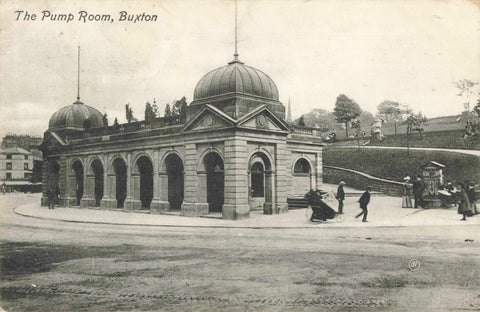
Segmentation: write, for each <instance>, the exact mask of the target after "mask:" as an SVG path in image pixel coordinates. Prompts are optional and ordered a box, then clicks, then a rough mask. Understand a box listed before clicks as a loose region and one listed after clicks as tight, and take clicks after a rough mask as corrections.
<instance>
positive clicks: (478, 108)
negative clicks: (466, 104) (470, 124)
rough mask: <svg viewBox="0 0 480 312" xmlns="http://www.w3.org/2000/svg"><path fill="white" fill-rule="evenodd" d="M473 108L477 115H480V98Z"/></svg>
mask: <svg viewBox="0 0 480 312" xmlns="http://www.w3.org/2000/svg"><path fill="white" fill-rule="evenodd" d="M473 110H474V111H475V112H476V113H477V116H478V117H480V99H478V101H477V105H475V107H474V108H473Z"/></svg>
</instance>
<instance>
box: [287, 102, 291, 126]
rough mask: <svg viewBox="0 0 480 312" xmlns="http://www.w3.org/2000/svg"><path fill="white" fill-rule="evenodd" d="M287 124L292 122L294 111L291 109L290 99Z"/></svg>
mask: <svg viewBox="0 0 480 312" xmlns="http://www.w3.org/2000/svg"><path fill="white" fill-rule="evenodd" d="M287 122H290V123H291V122H292V110H291V108H290V97H288V107H287Z"/></svg>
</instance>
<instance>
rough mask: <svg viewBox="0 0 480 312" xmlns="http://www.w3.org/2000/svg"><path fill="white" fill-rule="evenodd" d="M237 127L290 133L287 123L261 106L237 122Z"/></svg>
mask: <svg viewBox="0 0 480 312" xmlns="http://www.w3.org/2000/svg"><path fill="white" fill-rule="evenodd" d="M238 126H242V127H247V128H255V129H265V130H272V131H290V129H289V128H288V125H287V123H286V122H285V121H284V120H282V119H280V118H278V117H277V116H275V114H273V113H272V112H271V111H270V110H269V109H268V107H266V106H262V107H259V108H258V109H256V110H254V111H252V112H251V113H249V114H247V115H245V116H243V117H242V118H241V119H240V120H238Z"/></svg>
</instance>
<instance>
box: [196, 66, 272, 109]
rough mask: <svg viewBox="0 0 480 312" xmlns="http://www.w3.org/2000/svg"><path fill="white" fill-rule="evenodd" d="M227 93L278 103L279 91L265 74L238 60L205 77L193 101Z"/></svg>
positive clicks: (199, 84)
mask: <svg viewBox="0 0 480 312" xmlns="http://www.w3.org/2000/svg"><path fill="white" fill-rule="evenodd" d="M227 93H243V94H249V95H254V96H259V97H263V98H267V99H270V100H275V101H278V89H277V86H276V85H275V83H274V82H273V80H272V79H271V78H270V77H268V75H267V74H265V73H264V72H262V71H260V70H258V69H256V68H253V67H250V66H247V65H245V64H243V63H242V62H240V61H238V60H234V61H232V62H230V63H228V65H226V66H223V67H220V68H217V69H214V70H212V71H211V72H209V73H207V74H206V75H205V76H203V77H202V79H200V81H199V82H198V84H197V86H196V87H195V92H194V93H193V99H194V100H199V99H203V98H208V97H211V96H216V95H222V94H227Z"/></svg>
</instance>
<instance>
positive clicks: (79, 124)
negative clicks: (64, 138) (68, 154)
mask: <svg viewBox="0 0 480 312" xmlns="http://www.w3.org/2000/svg"><path fill="white" fill-rule="evenodd" d="M102 126H103V115H102V113H100V112H99V111H98V110H96V109H95V108H93V107H91V106H88V105H85V104H83V103H82V102H80V101H79V100H77V101H76V102H75V103H73V104H72V105H69V106H65V107H63V108H61V109H59V110H58V111H57V112H56V113H55V114H53V115H52V117H50V121H49V122H48V129H49V130H55V129H59V128H61V129H65V128H68V129H84V128H96V127H102Z"/></svg>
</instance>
